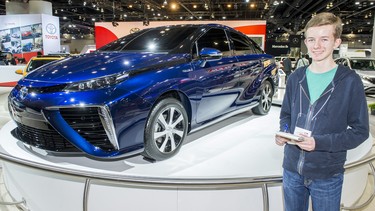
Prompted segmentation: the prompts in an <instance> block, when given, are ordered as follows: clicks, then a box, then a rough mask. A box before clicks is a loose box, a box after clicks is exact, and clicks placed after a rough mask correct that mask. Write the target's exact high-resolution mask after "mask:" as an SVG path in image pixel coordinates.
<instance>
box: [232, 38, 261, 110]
mask: <svg viewBox="0 0 375 211" xmlns="http://www.w3.org/2000/svg"><path fill="white" fill-rule="evenodd" d="M230 37H231V39H232V43H233V44H232V45H233V51H234V55H235V56H236V58H237V60H238V62H237V64H236V66H237V67H239V71H238V74H239V75H240V77H239V81H238V88H239V90H241V94H240V95H239V97H238V99H237V101H236V104H237V106H246V105H248V104H249V103H251V102H252V100H253V98H254V96H255V94H256V91H257V87H259V86H258V85H257V84H256V83H260V81H256V78H257V77H258V76H259V74H261V73H262V70H263V63H262V56H261V55H262V54H261V53H263V52H261V50H260V49H257V46H255V44H254V43H252V42H251V41H250V40H249V39H248V38H247V37H245V36H244V35H242V34H239V33H237V32H231V33H230Z"/></svg>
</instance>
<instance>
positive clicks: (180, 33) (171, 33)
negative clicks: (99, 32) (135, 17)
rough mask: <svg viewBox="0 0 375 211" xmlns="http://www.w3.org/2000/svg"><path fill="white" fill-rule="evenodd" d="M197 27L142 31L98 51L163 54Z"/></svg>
mask: <svg viewBox="0 0 375 211" xmlns="http://www.w3.org/2000/svg"><path fill="white" fill-rule="evenodd" d="M196 29H197V27H183V26H182V27H172V28H169V27H162V28H155V29H151V30H143V31H140V32H137V33H134V34H130V35H128V36H125V37H123V38H120V39H118V40H116V41H114V42H112V43H109V44H107V45H106V46H103V47H102V48H100V49H98V51H144V52H163V51H170V50H172V49H174V48H176V47H177V46H178V45H179V44H180V43H181V42H182V41H183V40H184V39H186V38H187V37H189V35H190V34H192V33H193V32H194V31H195V30H196Z"/></svg>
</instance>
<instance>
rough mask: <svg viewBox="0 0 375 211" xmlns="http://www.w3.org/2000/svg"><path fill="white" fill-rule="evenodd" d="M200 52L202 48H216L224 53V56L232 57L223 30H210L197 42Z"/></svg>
mask: <svg viewBox="0 0 375 211" xmlns="http://www.w3.org/2000/svg"><path fill="white" fill-rule="evenodd" d="M197 47H198V52H200V51H201V50H202V48H215V49H218V50H220V51H221V53H223V56H229V55H231V52H230V49H229V41H228V38H227V35H226V34H225V31H224V30H222V29H210V30H209V31H208V32H206V33H205V34H204V35H203V36H202V37H200V38H199V39H198V41H197Z"/></svg>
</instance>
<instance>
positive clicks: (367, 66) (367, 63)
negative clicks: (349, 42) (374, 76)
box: [350, 59, 375, 71]
mask: <svg viewBox="0 0 375 211" xmlns="http://www.w3.org/2000/svg"><path fill="white" fill-rule="evenodd" d="M350 65H351V66H352V68H353V69H356V70H366V71H369V70H375V60H370V59H366V60H365V59H353V60H351V61H350Z"/></svg>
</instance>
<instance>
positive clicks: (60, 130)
mask: <svg viewBox="0 0 375 211" xmlns="http://www.w3.org/2000/svg"><path fill="white" fill-rule="evenodd" d="M275 74H276V65H275V62H274V60H273V57H272V56H270V55H267V54H265V53H264V52H263V51H262V50H261V49H260V48H259V47H258V46H257V45H256V44H255V43H254V42H253V41H252V40H251V39H250V38H248V37H247V36H245V35H243V34H242V33H240V32H238V31H235V30H233V29H231V28H229V27H226V26H222V25H216V24H210V25H177V26H165V27H158V28H149V29H145V30H142V31H138V32H136V33H133V34H130V35H128V36H125V37H123V38H120V39H118V40H116V41H114V42H112V43H110V44H108V45H106V46H104V47H102V48H101V49H99V50H98V51H97V52H94V53H90V54H84V55H79V56H74V57H69V58H67V59H64V60H61V61H57V62H54V63H53V64H48V65H45V66H43V67H40V68H39V69H37V70H35V71H33V72H31V73H29V74H28V75H27V76H26V77H25V78H23V79H21V80H20V81H19V82H18V85H17V86H16V87H15V88H14V89H13V90H12V92H11V93H10V95H9V107H10V111H11V115H12V117H13V119H14V120H15V121H16V123H17V126H18V127H17V129H16V130H15V131H14V134H15V136H16V137H17V138H19V139H20V140H21V141H23V142H24V143H26V144H28V145H32V146H35V147H38V148H41V149H45V150H47V151H54V152H65V153H66V152H77V151H83V152H85V153H87V154H89V155H91V156H96V157H118V156H121V155H131V154H133V153H136V152H138V153H139V152H141V151H142V152H143V155H144V156H146V157H148V158H150V159H154V160H163V159H167V158H169V157H171V156H173V155H175V154H176V153H177V152H178V150H179V149H180V147H181V145H182V143H183V140H184V139H185V137H186V135H187V133H188V132H190V131H192V130H197V129H199V128H201V127H203V126H204V125H207V124H208V123H212V122H213V121H216V120H218V119H220V118H222V117H224V116H226V115H228V116H229V115H230V114H234V113H235V112H239V111H242V110H249V109H252V111H253V112H254V113H256V114H261V115H264V114H267V113H268V111H269V110H270V106H271V101H272V95H273V92H274V91H273V90H274V89H275V87H274V83H273V77H274V75H275Z"/></svg>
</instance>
